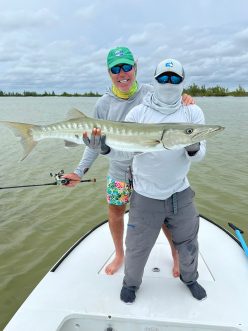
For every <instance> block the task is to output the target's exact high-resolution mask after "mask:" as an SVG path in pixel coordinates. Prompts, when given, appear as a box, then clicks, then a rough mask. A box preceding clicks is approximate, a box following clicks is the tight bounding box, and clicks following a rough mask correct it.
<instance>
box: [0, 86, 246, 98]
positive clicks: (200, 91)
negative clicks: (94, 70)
mask: <svg viewBox="0 0 248 331" xmlns="http://www.w3.org/2000/svg"><path fill="white" fill-rule="evenodd" d="M183 91H184V93H187V94H189V95H191V96H193V97H225V96H233V97H247V96H248V91H246V90H245V89H244V88H243V87H242V86H240V85H239V87H238V88H236V90H234V91H229V89H228V88H224V87H221V86H219V85H217V86H214V87H205V86H204V85H203V86H197V85H196V84H192V85H190V86H189V87H187V88H184V90H183ZM55 96H56V97H100V96H102V94H100V93H98V92H86V93H68V92H63V93H61V94H57V93H55V92H54V91H52V92H47V91H44V92H43V93H39V92H35V91H23V92H4V91H2V90H0V97H55Z"/></svg>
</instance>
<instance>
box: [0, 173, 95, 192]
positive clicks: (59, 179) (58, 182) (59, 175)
mask: <svg viewBox="0 0 248 331" xmlns="http://www.w3.org/2000/svg"><path fill="white" fill-rule="evenodd" d="M63 175H64V170H60V171H59V173H57V174H54V175H53V174H52V173H50V176H51V177H54V179H55V181H54V182H52V183H44V184H30V185H18V186H5V187H0V190H5V189H12V188H23V187H36V186H48V185H68V184H69V183H70V182H72V181H76V180H75V179H70V178H64V177H62V176H63ZM89 182H94V183H95V182H96V179H95V178H93V179H83V180H80V183H89Z"/></svg>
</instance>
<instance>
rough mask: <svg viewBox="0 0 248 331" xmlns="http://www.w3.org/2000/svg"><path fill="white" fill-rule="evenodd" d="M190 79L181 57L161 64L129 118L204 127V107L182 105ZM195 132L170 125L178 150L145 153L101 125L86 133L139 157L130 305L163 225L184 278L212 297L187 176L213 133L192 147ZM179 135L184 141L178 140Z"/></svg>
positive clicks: (101, 145) (129, 242)
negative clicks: (113, 139) (123, 144)
mask: <svg viewBox="0 0 248 331" xmlns="http://www.w3.org/2000/svg"><path fill="white" fill-rule="evenodd" d="M184 77H185V75H184V69H183V67H182V65H181V63H180V62H178V61H177V60H174V59H165V60H164V61H162V62H160V63H159V64H158V65H157V68H156V71H155V74H154V92H152V93H148V94H147V95H146V96H145V98H144V100H143V102H142V104H140V105H138V106H136V107H134V108H133V109H132V110H131V111H130V112H129V113H128V115H127V116H126V118H125V121H127V122H137V123H166V122H168V123H195V124H197V125H204V123H205V120H204V115H203V112H202V111H201V109H200V108H199V107H198V106H196V105H188V106H184V105H182V103H181V95H182V91H183V83H184V82H183V81H184ZM178 125H179V126H180V124H178ZM222 129H223V128H222ZM219 130H221V128H220V129H219ZM167 131H168V132H167ZM193 131H194V128H193V125H192V129H191V128H190V125H189V126H188V127H187V128H186V129H184V130H181V132H178V133H175V132H174V133H173V134H171V129H170V126H169V125H168V130H166V129H165V130H164V132H163V136H166V135H168V137H167V141H168V140H171V146H172V148H171V149H167V150H166V149H165V150H163V151H152V152H149V151H148V152H144V153H127V152H123V151H118V150H116V149H113V148H110V147H109V146H108V145H107V137H106V136H105V135H101V129H97V128H95V129H94V130H93V132H92V136H91V139H89V138H88V137H87V135H86V134H84V140H85V143H86V145H88V146H90V147H91V148H95V149H96V148H98V149H100V150H101V152H102V154H107V155H108V156H109V157H110V158H111V159H112V160H115V159H117V160H122V159H123V160H125V159H127V158H128V159H129V158H130V157H131V156H133V165H132V168H133V187H134V190H133V192H132V195H131V201H130V212H129V222H128V228H127V237H126V256H125V276H124V280H123V287H122V290H121V294H120V298H121V300H122V301H124V302H125V303H132V302H134V301H135V298H136V291H137V290H138V289H139V287H140V285H141V282H142V276H143V272H144V267H145V264H146V262H147V259H148V257H149V254H150V252H151V249H152V247H153V245H154V244H155V242H156V239H157V237H158V235H159V232H160V230H161V227H162V226H163V224H166V225H167V228H168V229H169V230H170V231H171V234H172V240H173V243H174V245H175V247H176V249H177V251H178V253H179V261H180V279H181V281H182V282H183V283H184V284H185V285H186V286H187V287H188V289H189V290H190V292H191V294H192V296H193V297H194V298H195V299H197V300H202V299H204V298H206V296H207V294H206V291H205V290H204V288H203V287H202V286H201V285H200V284H199V283H198V282H197V278H198V271H197V267H198V241H197V235H198V229H199V215H198V212H197V210H196V208H195V205H194V202H193V198H194V192H193V191H192V189H191V188H190V184H189V181H188V179H187V174H188V172H189V169H190V164H191V161H201V160H202V159H203V157H204V155H205V152H206V148H205V141H204V138H205V137H208V133H207V132H205V133H204V134H201V137H202V139H203V141H200V142H196V143H193V144H191V145H189V144H188V143H186V141H187V139H186V137H187V136H190V135H191V134H192V132H193ZM169 134H171V137H169ZM184 136H185V139H184ZM199 137H200V136H199V134H198V139H199ZM162 139H163V137H162V138H161V140H162ZM178 139H179V140H180V142H181V143H180V144H177V140H178ZM200 139H201V138H200ZM172 140H173V141H172ZM183 141H185V145H184V144H183V143H182V142H183ZM198 141H199V140H198ZM92 142H95V144H94V143H92ZM192 142H194V140H192Z"/></svg>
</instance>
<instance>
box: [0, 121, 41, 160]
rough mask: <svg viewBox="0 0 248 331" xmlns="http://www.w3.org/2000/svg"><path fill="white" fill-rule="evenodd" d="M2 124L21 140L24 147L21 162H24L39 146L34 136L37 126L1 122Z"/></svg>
mask: <svg viewBox="0 0 248 331" xmlns="http://www.w3.org/2000/svg"><path fill="white" fill-rule="evenodd" d="M0 123H1V124H4V125H6V126H7V127H8V128H10V129H11V131H13V133H14V134H15V136H16V137H18V138H21V139H20V142H21V144H22V147H23V156H22V158H21V160H20V161H23V160H24V159H25V158H26V157H27V156H28V155H29V153H30V152H31V151H32V149H33V148H34V147H35V145H36V144H37V142H36V141H34V139H33V135H32V129H33V128H35V127H37V125H34V124H26V123H15V122H5V121H0Z"/></svg>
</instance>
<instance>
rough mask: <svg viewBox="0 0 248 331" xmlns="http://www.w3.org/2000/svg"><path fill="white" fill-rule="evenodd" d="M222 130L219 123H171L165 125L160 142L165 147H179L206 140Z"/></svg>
mask: <svg viewBox="0 0 248 331" xmlns="http://www.w3.org/2000/svg"><path fill="white" fill-rule="evenodd" d="M223 130H224V127H222V126H220V125H204V124H192V123H172V124H168V127H167V126H166V125H165V128H164V130H163V136H162V139H161V140H162V143H163V145H164V148H166V149H180V148H183V147H186V146H189V145H192V144H195V143H198V142H200V141H202V140H207V139H208V138H210V137H213V136H215V135H216V134H218V133H220V132H221V131H223Z"/></svg>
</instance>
